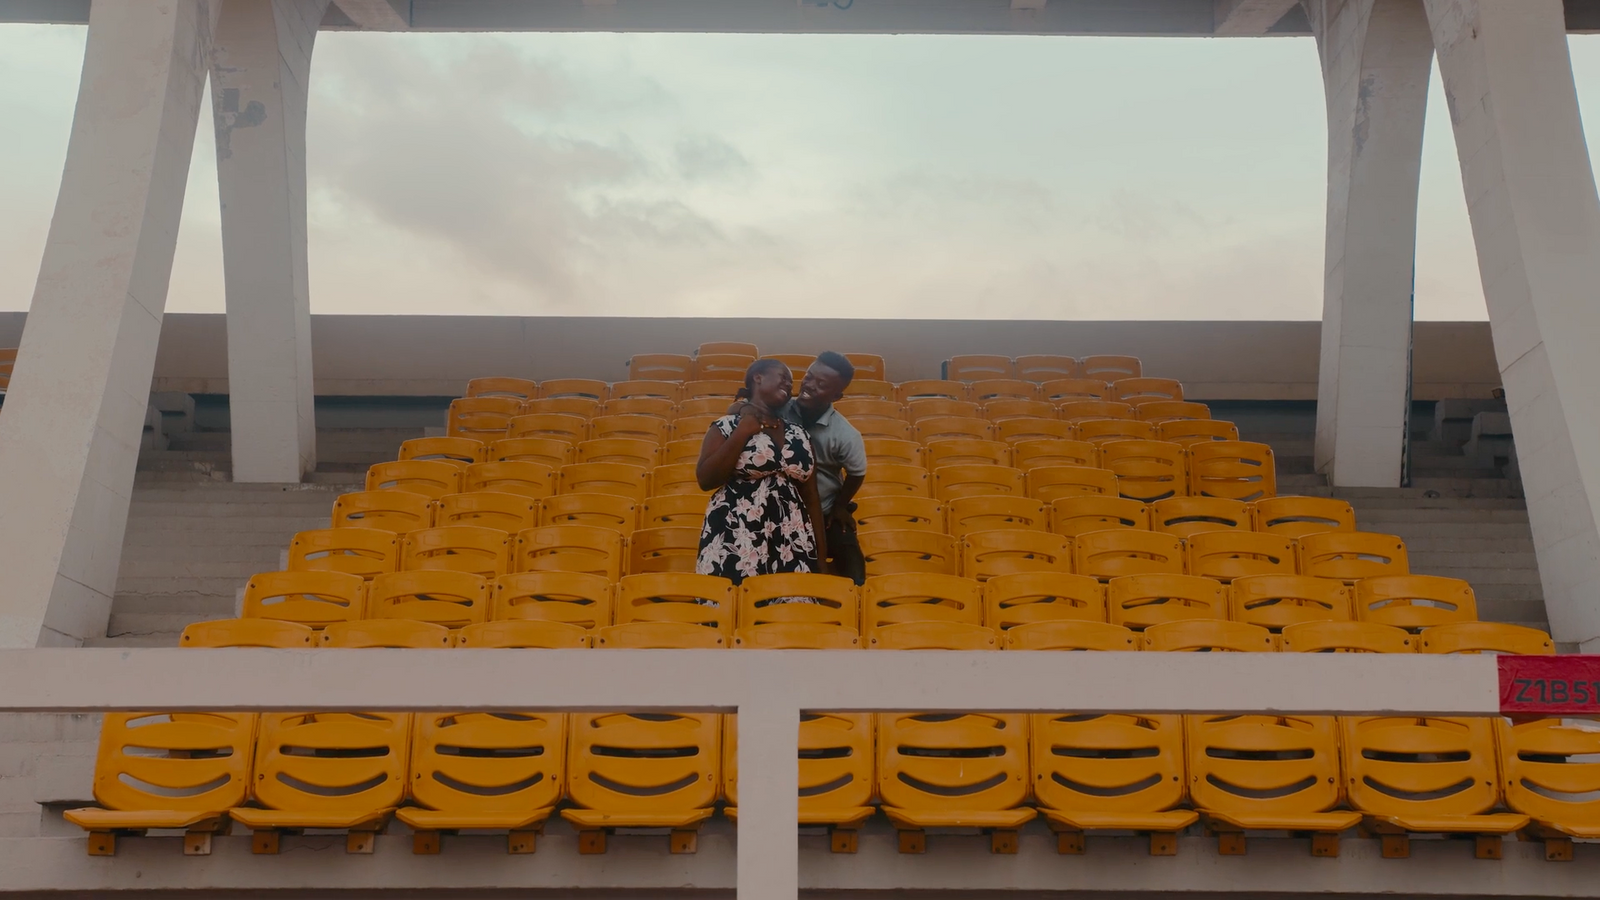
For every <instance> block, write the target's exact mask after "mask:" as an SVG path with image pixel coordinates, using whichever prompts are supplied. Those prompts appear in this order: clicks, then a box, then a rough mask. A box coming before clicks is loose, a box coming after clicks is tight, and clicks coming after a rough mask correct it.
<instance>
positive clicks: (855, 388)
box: [844, 354, 899, 400]
mask: <svg viewBox="0 0 1600 900" xmlns="http://www.w3.org/2000/svg"><path fill="white" fill-rule="evenodd" d="M845 358H846V359H849V358H850V355H849V354H845ZM844 395H845V396H846V397H878V398H880V399H883V400H897V399H899V393H898V392H897V391H896V390H895V386H894V385H893V384H892V383H890V382H887V381H884V380H883V379H882V378H881V377H870V376H868V375H867V374H866V373H864V372H862V371H861V370H860V369H857V370H856V377H855V378H853V379H851V381H850V385H849V387H846V388H845V389H844Z"/></svg>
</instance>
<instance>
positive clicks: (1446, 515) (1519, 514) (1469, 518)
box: [1351, 501, 1528, 527]
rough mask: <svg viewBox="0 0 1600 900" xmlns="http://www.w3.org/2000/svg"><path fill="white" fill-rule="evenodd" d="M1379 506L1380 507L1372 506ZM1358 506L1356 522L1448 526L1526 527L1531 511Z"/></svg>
mask: <svg viewBox="0 0 1600 900" xmlns="http://www.w3.org/2000/svg"><path fill="white" fill-rule="evenodd" d="M1482 502H1484V503H1503V502H1505V501H1482ZM1372 503H1380V504H1381V505H1376V506H1375V505H1372ZM1397 503H1398V501H1397ZM1351 506H1353V507H1355V511H1356V521H1357V522H1362V523H1364V522H1437V523H1442V524H1443V523H1448V524H1458V525H1466V524H1489V523H1498V524H1506V525H1521V526H1523V527H1527V524H1528V511H1527V509H1525V508H1523V507H1521V506H1520V505H1518V506H1511V505H1507V506H1489V507H1473V506H1439V505H1432V506H1426V507H1419V506H1414V505H1412V506H1406V505H1395V504H1391V503H1389V502H1388V501H1370V502H1369V501H1362V502H1360V503H1352V504H1351Z"/></svg>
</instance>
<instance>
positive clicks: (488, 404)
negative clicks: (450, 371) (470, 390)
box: [445, 397, 522, 441]
mask: <svg viewBox="0 0 1600 900" xmlns="http://www.w3.org/2000/svg"><path fill="white" fill-rule="evenodd" d="M521 411H522V401H521V400H518V399H517V398H515V397H463V398H461V399H459V400H452V401H450V411H449V412H448V413H447V414H446V415H447V418H446V419H445V435H446V436H448V437H465V438H475V439H477V440H484V441H492V440H496V439H498V438H502V437H505V436H506V428H507V426H509V425H510V423H511V419H512V418H513V417H514V416H516V415H517V413H519V412H521Z"/></svg>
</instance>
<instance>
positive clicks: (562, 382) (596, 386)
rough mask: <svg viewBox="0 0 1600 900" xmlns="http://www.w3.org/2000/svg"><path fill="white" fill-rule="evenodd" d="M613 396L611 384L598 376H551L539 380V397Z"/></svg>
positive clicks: (602, 398) (597, 398)
mask: <svg viewBox="0 0 1600 900" xmlns="http://www.w3.org/2000/svg"><path fill="white" fill-rule="evenodd" d="M610 396H611V385H609V384H606V383H605V382H604V381H601V380H599V379H597V378H551V379H550V380H548V381H541V382H539V397H540V399H544V398H547V397H588V398H590V399H591V400H606V399H609V398H610Z"/></svg>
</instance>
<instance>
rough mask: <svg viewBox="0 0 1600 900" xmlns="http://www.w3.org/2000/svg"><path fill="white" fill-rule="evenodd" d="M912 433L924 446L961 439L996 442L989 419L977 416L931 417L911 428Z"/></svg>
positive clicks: (919, 420)
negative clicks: (935, 442)
mask: <svg viewBox="0 0 1600 900" xmlns="http://www.w3.org/2000/svg"><path fill="white" fill-rule="evenodd" d="M911 431H912V434H913V435H914V436H915V437H916V439H917V440H918V441H920V442H922V444H923V445H924V446H926V445H927V444H930V443H932V442H934V441H945V440H958V439H961V438H975V439H977V440H980V441H992V440H994V426H993V425H991V424H989V420H988V419H980V418H977V417H976V416H929V417H928V418H926V419H918V420H917V422H916V424H915V425H913V426H911Z"/></svg>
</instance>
